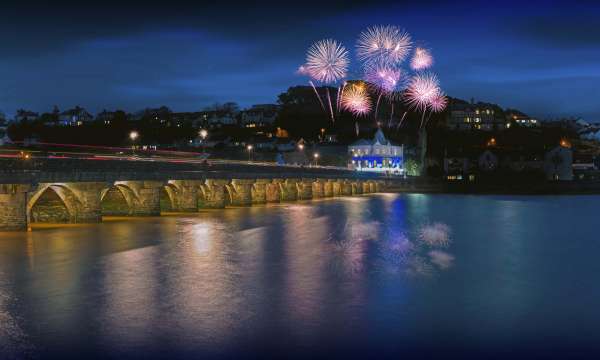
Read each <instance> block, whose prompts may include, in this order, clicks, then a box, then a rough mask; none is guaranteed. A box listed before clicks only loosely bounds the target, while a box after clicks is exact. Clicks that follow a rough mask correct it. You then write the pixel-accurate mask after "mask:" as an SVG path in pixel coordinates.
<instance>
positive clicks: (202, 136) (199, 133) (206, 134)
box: [198, 129, 208, 152]
mask: <svg viewBox="0 0 600 360" xmlns="http://www.w3.org/2000/svg"><path fill="white" fill-rule="evenodd" d="M198 135H200V138H201V139H202V152H204V140H206V137H207V136H208V131H206V129H202V130H200V131H199V132H198Z"/></svg>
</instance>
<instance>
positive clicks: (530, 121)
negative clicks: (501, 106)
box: [505, 109, 540, 127]
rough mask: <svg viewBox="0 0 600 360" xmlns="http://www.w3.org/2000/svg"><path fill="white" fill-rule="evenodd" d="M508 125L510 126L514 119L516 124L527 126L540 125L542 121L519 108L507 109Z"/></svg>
mask: <svg viewBox="0 0 600 360" xmlns="http://www.w3.org/2000/svg"><path fill="white" fill-rule="evenodd" d="M505 116H506V125H507V127H510V124H511V123H512V122H513V121H514V122H515V124H517V125H519V126H525V127H539V126H540V122H539V121H538V120H537V119H534V118H532V117H530V116H528V115H527V114H524V113H522V112H520V111H518V110H512V109H508V110H506V111H505Z"/></svg>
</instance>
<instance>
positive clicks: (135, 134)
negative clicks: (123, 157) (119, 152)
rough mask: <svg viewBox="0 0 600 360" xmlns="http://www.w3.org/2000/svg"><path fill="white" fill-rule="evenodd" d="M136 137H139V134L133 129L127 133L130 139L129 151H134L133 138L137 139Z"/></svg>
mask: <svg viewBox="0 0 600 360" xmlns="http://www.w3.org/2000/svg"><path fill="white" fill-rule="evenodd" d="M138 137H140V134H139V133H138V132H137V131H135V130H133V131H131V132H130V133H129V139H130V140H131V151H132V152H133V153H135V140H137V138H138Z"/></svg>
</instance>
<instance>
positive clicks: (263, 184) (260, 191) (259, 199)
mask: <svg viewBox="0 0 600 360" xmlns="http://www.w3.org/2000/svg"><path fill="white" fill-rule="evenodd" d="M270 184H271V181H270V180H269V179H256V182H254V185H253V186H252V204H266V203H267V190H268V186H269V185H270Z"/></svg>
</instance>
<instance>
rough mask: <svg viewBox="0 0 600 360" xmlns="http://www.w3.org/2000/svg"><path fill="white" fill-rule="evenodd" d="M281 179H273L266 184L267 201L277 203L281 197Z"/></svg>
mask: <svg viewBox="0 0 600 360" xmlns="http://www.w3.org/2000/svg"><path fill="white" fill-rule="evenodd" d="M282 187H283V179H273V180H272V181H271V182H270V183H268V184H267V185H266V190H265V191H266V194H265V196H266V200H267V202H268V203H278V202H280V201H281V199H282V195H281V194H282Z"/></svg>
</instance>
